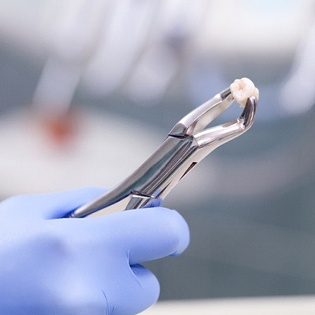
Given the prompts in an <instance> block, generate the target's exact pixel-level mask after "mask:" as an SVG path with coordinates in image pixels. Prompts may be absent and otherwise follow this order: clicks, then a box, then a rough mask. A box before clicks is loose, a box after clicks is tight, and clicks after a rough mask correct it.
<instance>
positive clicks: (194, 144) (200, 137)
mask: <svg viewBox="0 0 315 315" xmlns="http://www.w3.org/2000/svg"><path fill="white" fill-rule="evenodd" d="M233 101H234V99H233V96H232V93H231V91H230V89H229V88H228V89H226V90H224V91H222V92H221V93H219V94H217V95H215V96H214V97H213V98H212V99H210V100H209V101H207V102H206V103H204V104H202V105H200V106H199V107H197V108H196V109H194V110H193V111H191V112H190V113H189V114H187V115H186V116H184V117H183V118H182V119H181V120H180V121H179V122H178V123H177V124H175V126H174V127H173V129H172V130H171V131H170V132H169V134H168V136H167V138H166V140H165V141H164V142H163V143H162V145H161V146H160V147H159V148H158V149H157V150H156V151H155V152H154V153H153V154H152V155H151V157H149V158H148V159H147V160H146V161H145V162H144V163H143V164H142V165H141V166H140V167H139V168H138V169H137V170H136V171H135V172H134V173H132V174H131V175H130V176H129V177H127V178H126V179H125V180H124V181H123V182H122V183H121V184H120V185H118V186H117V187H115V188H113V189H112V190H110V191H108V192H106V193H105V194H103V195H101V196H100V197H98V198H96V199H95V200H92V201H91V202H89V203H87V204H85V205H83V206H81V207H79V208H78V209H76V210H74V211H73V212H72V213H70V215H69V216H68V217H73V218H81V217H86V216H90V215H93V214H96V213H97V214H98V215H104V214H108V213H112V212H116V211H122V210H128V209H136V208H143V207H146V206H150V204H151V205H152V204H154V202H157V201H159V200H163V199H164V198H165V197H166V196H167V195H168V193H169V192H170V191H171V190H172V188H174V187H175V186H176V184H177V183H178V182H179V181H180V180H181V179H182V178H183V177H184V176H186V174H187V173H189V172H190V171H191V170H192V169H193V168H194V167H195V166H196V165H197V164H198V163H199V162H200V161H201V160H202V159H203V158H205V157H206V156H207V155H208V154H209V153H210V152H212V151H213V150H214V149H216V148H217V147H219V146H221V145H222V144H224V143H226V142H228V141H230V140H232V139H235V138H236V137H238V136H240V135H242V134H243V133H244V132H245V131H247V130H248V129H249V128H250V127H251V126H252V125H253V122H254V119H255V114H256V108H257V99H256V98H255V97H250V98H248V99H247V102H246V105H245V108H244V110H243V112H242V114H241V116H240V117H239V118H237V119H236V120H234V121H231V122H228V123H224V124H222V125H218V126H214V127H210V128H206V127H207V126H208V125H209V123H210V122H211V121H213V120H214V119H215V118H216V117H218V116H219V115H220V114H221V113H223V112H224V111H225V110H227V109H228V108H229V106H230V105H231V104H232V103H233ZM205 128H206V129H205Z"/></svg>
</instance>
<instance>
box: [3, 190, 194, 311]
mask: <svg viewBox="0 0 315 315" xmlns="http://www.w3.org/2000/svg"><path fill="white" fill-rule="evenodd" d="M103 192H104V191H103V190H101V189H95V188H89V189H81V190H76V191H70V192H61V193H54V194H47V195H46V194H45V195H26V196H18V197H13V198H9V199H7V200H5V201H3V202H2V203H0V216H1V219H0V314H6V315H11V314H14V315H20V314H27V315H29V314H31V315H35V314H41V315H46V314H54V315H63V314H67V315H68V314H75V315H78V314H79V315H80V314H89V315H97V314H102V315H104V314H124V315H126V314H136V313H138V312H140V311H142V310H144V309H146V308H147V307H149V306H150V305H152V304H153V303H155V301H156V300H157V298H158V295H159V283H158V281H157V279H156V278H155V276H154V275H153V274H152V273H151V272H150V271H148V270H147V269H145V268H144V267H143V266H141V265H140V263H142V262H145V261H149V260H153V259H157V258H161V257H164V256H168V255H177V254H180V253H182V252H183V250H184V249H185V248H186V247H187V245H188V243H189V231H188V227H187V224H186V222H185V221H184V219H183V218H182V217H181V216H180V215H179V214H178V213H177V212H176V211H172V210H168V209H165V208H161V207H157V208H147V209H138V210H131V211H124V212H120V213H114V214H110V215H107V216H100V217H94V218H84V219H68V218H64V219H61V218H62V217H64V216H65V215H66V214H67V213H69V212H70V211H72V210H74V209H76V208H77V207H79V206H80V205H82V204H84V203H86V202H87V201H89V200H91V199H93V198H95V197H96V196H98V195H100V194H101V193H103Z"/></svg>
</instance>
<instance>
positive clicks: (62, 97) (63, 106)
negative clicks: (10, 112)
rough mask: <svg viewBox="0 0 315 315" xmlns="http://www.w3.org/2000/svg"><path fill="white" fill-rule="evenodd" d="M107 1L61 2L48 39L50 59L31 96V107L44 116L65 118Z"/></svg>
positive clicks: (97, 33) (102, 18)
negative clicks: (32, 105) (32, 102)
mask: <svg viewBox="0 0 315 315" xmlns="http://www.w3.org/2000/svg"><path fill="white" fill-rule="evenodd" d="M107 6H108V1H103V0H83V1H65V2H62V7H61V9H60V12H59V14H58V15H57V17H56V23H55V25H53V27H52V31H51V34H49V35H48V39H47V41H48V44H49V46H50V56H49V59H48V61H47V63H46V65H45V67H44V69H43V72H42V75H41V77H40V81H39V83H38V86H37V88H36V91H35V95H34V107H35V109H36V111H38V112H44V114H48V115H49V114H57V115H63V114H65V113H66V112H67V111H68V109H69V106H70V104H71V101H72V98H73V95H74V92H75V90H76V88H77V85H78V83H79V80H80V78H81V76H82V72H83V69H84V67H85V65H86V63H87V62H88V60H89V59H90V57H91V56H92V54H93V52H94V50H95V48H96V46H97V43H98V39H99V33H100V31H101V29H102V28H101V27H102V24H103V22H104V16H105V9H106V8H107Z"/></svg>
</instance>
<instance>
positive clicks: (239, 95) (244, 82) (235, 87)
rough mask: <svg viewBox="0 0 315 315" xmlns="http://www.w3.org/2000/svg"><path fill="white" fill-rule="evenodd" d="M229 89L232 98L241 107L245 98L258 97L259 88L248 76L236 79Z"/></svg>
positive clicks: (245, 100) (243, 105) (244, 103)
mask: <svg viewBox="0 0 315 315" xmlns="http://www.w3.org/2000/svg"><path fill="white" fill-rule="evenodd" d="M230 90H231V93H232V95H233V98H234V99H235V101H236V102H238V103H239V104H240V105H241V107H245V105H246V102H247V99H248V98H249V97H251V96H254V97H256V99H257V100H258V98H259V90H258V89H257V88H256V87H255V85H254V83H253V82H252V81H251V80H250V79H248V78H242V79H236V80H235V81H234V82H233V83H232V84H231V85H230Z"/></svg>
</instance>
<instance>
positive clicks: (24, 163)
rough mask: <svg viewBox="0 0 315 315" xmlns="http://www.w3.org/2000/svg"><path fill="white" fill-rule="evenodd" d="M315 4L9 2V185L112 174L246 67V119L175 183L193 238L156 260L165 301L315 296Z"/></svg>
mask: <svg viewBox="0 0 315 315" xmlns="http://www.w3.org/2000/svg"><path fill="white" fill-rule="evenodd" d="M314 17H315V2H314V1H311V0H309V1H308V0H299V1H298V0H286V1H284V0H272V1H269V0H268V1H258V0H238V1H232V0H220V1H219V0H194V1H189V0H146V1H144V0H116V1H114V0H68V1H62V0H29V1H23V0H11V1H6V0H0V151H1V153H0V179H1V180H0V197H1V198H2V199H3V198H6V197H8V196H10V195H15V194H20V193H37V192H49V191H56V190H63V189H73V188H77V187H81V186H90V185H92V186H105V187H111V186H113V185H115V184H118V183H119V182H120V181H121V180H122V179H123V178H124V177H126V176H127V175H129V173H130V172H131V171H133V170H134V169H135V167H137V166H139V165H140V164H141V163H142V162H143V161H144V160H145V159H146V158H147V157H148V156H149V155H150V154H151V152H152V151H153V150H154V149H155V148H156V147H157V146H158V145H159V144H160V143H161V142H162V141H163V140H164V138H165V137H166V135H167V133H168V131H169V130H170V129H171V128H172V126H173V125H174V124H175V123H176V122H177V121H178V120H179V119H180V118H181V117H182V116H183V115H185V114H186V113H187V112H189V111H190V110H192V109H193V108H194V107H196V106H198V105H200V104H201V103H203V102H204V101H206V100H207V99H209V98H211V97H212V96H214V95H215V94H217V93H218V92H220V91H221V90H223V89H225V88H226V87H228V86H229V85H230V84H231V83H232V82H233V81H234V79H236V78H241V77H244V76H246V77H249V78H250V79H251V80H252V81H253V82H254V83H255V85H256V86H257V87H258V88H259V90H260V102H259V108H258V113H257V118H256V122H255V124H254V126H253V128H252V129H251V130H250V132H248V133H246V134H245V135H244V136H242V137H240V138H238V139H236V140H234V141H233V142H231V143H228V144H226V145H225V146H223V147H222V148H219V149H218V150H216V151H214V152H213V153H212V154H211V155H210V156H208V157H207V158H206V159H205V160H204V161H203V162H202V163H201V164H200V165H199V166H198V167H197V168H196V169H195V170H194V171H193V172H192V173H191V174H190V175H189V176H188V177H187V178H186V179H185V180H184V181H182V182H181V183H180V185H179V186H178V187H176V189H175V190H174V191H173V192H172V193H171V194H170V196H169V197H168V199H167V200H166V201H165V203H164V205H165V206H167V207H170V208H175V209H177V210H179V211H180V212H181V213H182V215H183V216H184V217H185V218H186V220H187V221H188V223H189V226H190V229H191V245H190V247H189V249H188V250H187V251H186V252H185V253H184V254H183V255H182V256H180V257H176V258H174V257H172V258H167V259H163V260H160V261H156V262H152V263H148V267H150V268H151V270H152V271H153V272H155V273H156V275H157V277H158V278H159V279H160V282H161V298H160V299H161V300H183V299H212V298H231V297H253V296H255V297H261V296H283V295H286V296H297V295H313V294H315V208H314V205H315V145H314V144H315V140H314V135H315V124H314V119H315V108H314V106H313V105H314V104H315V61H314V58H315V57H314V56H315V22H314V21H315V19H314ZM239 114H240V108H239V106H233V108H231V109H230V110H229V112H228V113H226V114H224V115H222V117H219V119H218V120H217V122H218V123H222V122H223V121H224V122H225V121H228V120H232V119H235V118H236V117H237V116H238V115H239Z"/></svg>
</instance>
